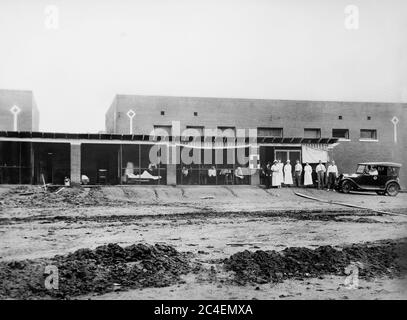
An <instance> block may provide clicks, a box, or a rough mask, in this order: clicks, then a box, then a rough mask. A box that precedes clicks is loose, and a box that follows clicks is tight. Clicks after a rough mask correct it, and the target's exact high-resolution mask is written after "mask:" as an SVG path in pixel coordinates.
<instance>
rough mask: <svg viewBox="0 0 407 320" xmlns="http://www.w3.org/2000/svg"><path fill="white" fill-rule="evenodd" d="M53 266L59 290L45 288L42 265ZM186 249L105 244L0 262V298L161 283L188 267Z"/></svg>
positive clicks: (72, 293)
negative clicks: (31, 258) (32, 258)
mask: <svg viewBox="0 0 407 320" xmlns="http://www.w3.org/2000/svg"><path fill="white" fill-rule="evenodd" d="M50 265H52V266H56V267H57V270H58V280H59V281H58V282H59V283H58V289H47V288H46V286H45V280H46V278H47V277H48V276H49V274H44V272H45V270H46V266H50ZM190 269H191V267H190V263H189V258H188V254H186V253H179V252H178V251H176V250H175V249H174V248H173V247H171V246H168V245H164V244H156V245H154V246H152V245H146V244H135V245H131V246H128V247H124V248H123V247H120V246H119V245H117V244H108V245H105V246H100V247H97V248H96V249H95V250H90V249H79V250H77V251H75V252H73V253H71V254H68V255H64V256H55V257H54V258H51V259H37V260H24V261H12V262H0V283H1V286H0V298H1V299H5V298H17V299H32V298H61V299H64V298H65V299H66V298H70V297H74V296H78V295H82V294H87V293H105V292H110V291H113V290H123V289H129V288H145V287H164V286H168V285H171V284H174V283H176V282H178V281H179V280H180V275H182V274H186V273H188V272H189V271H190Z"/></svg>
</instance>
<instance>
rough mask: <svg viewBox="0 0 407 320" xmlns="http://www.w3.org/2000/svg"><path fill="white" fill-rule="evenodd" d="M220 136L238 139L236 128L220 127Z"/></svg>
mask: <svg viewBox="0 0 407 320" xmlns="http://www.w3.org/2000/svg"><path fill="white" fill-rule="evenodd" d="M218 135H219V136H224V137H236V128H235V127H218Z"/></svg>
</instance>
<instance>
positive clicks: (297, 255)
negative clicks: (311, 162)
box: [224, 239, 407, 284]
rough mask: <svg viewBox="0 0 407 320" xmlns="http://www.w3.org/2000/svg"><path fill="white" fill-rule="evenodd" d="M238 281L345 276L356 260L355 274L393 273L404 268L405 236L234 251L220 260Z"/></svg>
mask: <svg viewBox="0 0 407 320" xmlns="http://www.w3.org/2000/svg"><path fill="white" fill-rule="evenodd" d="M224 263H225V265H226V269H227V270H229V271H234V272H235V273H236V274H235V280H236V282H237V283H239V284H245V283H247V282H254V283H267V282H278V281H281V280H283V279H287V278H304V277H317V276H321V275H324V274H335V275H345V268H346V267H347V266H348V265H349V264H350V263H358V266H359V276H360V277H362V278H372V277H375V276H384V275H387V276H394V275H399V274H401V273H406V271H407V239H402V240H400V241H390V240H388V241H387V240H386V241H380V242H375V243H364V244H353V245H352V246H348V247H344V248H342V249H335V248H333V247H331V246H320V247H318V248H316V249H315V250H312V249H308V248H302V247H299V248H298V247H292V248H286V249H284V250H283V251H280V252H276V251H274V250H272V251H261V250H258V251H256V252H250V251H248V250H246V251H243V252H238V253H236V254H234V255H232V256H231V257H230V258H228V259H225V261H224Z"/></svg>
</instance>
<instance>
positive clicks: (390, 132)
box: [106, 95, 407, 187]
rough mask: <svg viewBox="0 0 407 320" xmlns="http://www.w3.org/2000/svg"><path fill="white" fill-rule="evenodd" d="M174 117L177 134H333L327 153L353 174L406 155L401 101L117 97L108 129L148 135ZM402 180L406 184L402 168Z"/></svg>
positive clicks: (265, 155)
mask: <svg viewBox="0 0 407 320" xmlns="http://www.w3.org/2000/svg"><path fill="white" fill-rule="evenodd" d="M128 112H130V116H132V117H131V118H130V117H129V115H128ZM174 120H177V121H180V131H181V132H182V131H183V130H184V129H186V128H197V129H198V130H200V131H202V129H204V128H208V129H217V128H220V129H227V128H229V129H231V130H232V131H233V130H235V129H238V128H246V129H247V128H254V129H257V131H258V136H261V137H273V138H283V139H284V138H295V137H302V138H314V139H316V140H317V139H319V138H321V139H322V138H323V137H328V138H336V139H338V142H339V143H338V144H337V145H335V147H334V148H331V149H330V151H329V157H330V158H331V159H334V160H336V162H337V165H338V168H339V170H340V171H341V172H353V171H354V170H355V166H356V164H357V162H362V161H395V162H400V163H403V160H404V159H405V158H406V154H407V131H406V130H405V123H406V120H407V104H402V103H379V102H337V101H294V100H260V99H226V98H195V97H165V96H137V95H117V96H116V97H115V98H114V100H113V103H112V104H111V106H110V108H109V109H108V111H107V113H106V131H107V132H108V133H120V134H129V133H133V134H146V135H148V134H151V133H152V132H154V129H155V128H163V129H165V130H168V131H170V130H172V128H171V125H172V121H174ZM394 122H396V124H395V123H394ZM130 127H131V128H130ZM284 148H286V147H284ZM276 156H279V157H280V158H283V157H284V156H283V155H281V154H280V155H277V154H276V153H275V148H273V147H272V146H271V145H270V146H263V147H261V148H260V162H261V163H262V164H264V162H267V161H272V160H274V158H275V157H276ZM400 179H401V181H402V185H403V186H404V187H406V186H407V167H406V166H403V167H402V169H401V172H400Z"/></svg>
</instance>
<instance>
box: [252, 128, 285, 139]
mask: <svg viewBox="0 0 407 320" xmlns="http://www.w3.org/2000/svg"><path fill="white" fill-rule="evenodd" d="M257 135H258V136H259V137H277V138H282V137H283V128H257Z"/></svg>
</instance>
